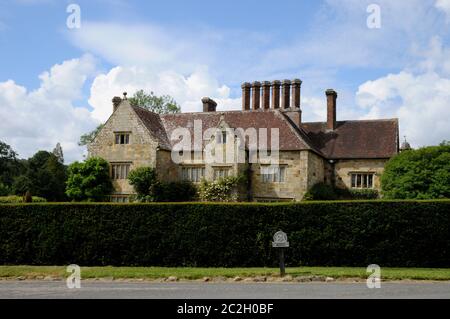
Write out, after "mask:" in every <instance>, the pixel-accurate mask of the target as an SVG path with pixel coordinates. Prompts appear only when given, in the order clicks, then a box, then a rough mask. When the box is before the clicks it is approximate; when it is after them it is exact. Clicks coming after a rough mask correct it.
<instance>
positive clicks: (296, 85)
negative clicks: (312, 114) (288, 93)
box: [291, 79, 302, 109]
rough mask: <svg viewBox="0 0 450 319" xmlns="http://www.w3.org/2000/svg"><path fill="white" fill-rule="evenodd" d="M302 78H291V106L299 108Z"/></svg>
mask: <svg viewBox="0 0 450 319" xmlns="http://www.w3.org/2000/svg"><path fill="white" fill-rule="evenodd" d="M301 85H302V80H300V79H295V80H292V104H291V106H292V107H295V108H298V109H299V108H300V90H301Z"/></svg>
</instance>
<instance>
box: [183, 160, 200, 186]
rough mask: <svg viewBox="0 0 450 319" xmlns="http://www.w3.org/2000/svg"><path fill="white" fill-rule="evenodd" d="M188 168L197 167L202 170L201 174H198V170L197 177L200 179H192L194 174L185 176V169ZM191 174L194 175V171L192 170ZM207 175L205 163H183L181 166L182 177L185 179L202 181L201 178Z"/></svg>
mask: <svg viewBox="0 0 450 319" xmlns="http://www.w3.org/2000/svg"><path fill="white" fill-rule="evenodd" d="M186 169H191V170H192V169H197V170H200V175H198V173H199V172H197V179H198V180H196V181H194V180H192V176H190V177H188V178H186V177H185V176H184V173H183V171H184V170H186ZM190 174H191V175H192V171H191V173H190ZM205 175H206V167H205V165H202V164H187V165H186V164H182V165H181V166H180V178H181V180H183V181H190V182H192V183H200V182H201V180H202V179H203V178H205Z"/></svg>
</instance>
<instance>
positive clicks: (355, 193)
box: [349, 189, 379, 200]
mask: <svg viewBox="0 0 450 319" xmlns="http://www.w3.org/2000/svg"><path fill="white" fill-rule="evenodd" d="M349 193H350V196H351V198H352V199H356V200H366V199H377V198H379V194H378V191H377V190H376V189H351V190H349Z"/></svg>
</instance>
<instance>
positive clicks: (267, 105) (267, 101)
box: [262, 81, 270, 110]
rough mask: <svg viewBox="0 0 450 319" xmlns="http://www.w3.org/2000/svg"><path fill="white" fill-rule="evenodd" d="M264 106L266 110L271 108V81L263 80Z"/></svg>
mask: <svg viewBox="0 0 450 319" xmlns="http://www.w3.org/2000/svg"><path fill="white" fill-rule="evenodd" d="M262 108H263V109H264V110H268V109H270V82H269V81H264V82H262Z"/></svg>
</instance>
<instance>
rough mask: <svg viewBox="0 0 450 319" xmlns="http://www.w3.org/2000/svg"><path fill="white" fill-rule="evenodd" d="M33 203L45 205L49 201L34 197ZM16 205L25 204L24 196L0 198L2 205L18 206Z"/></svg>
mask: <svg viewBox="0 0 450 319" xmlns="http://www.w3.org/2000/svg"><path fill="white" fill-rule="evenodd" d="M32 200H33V203H45V202H47V200H46V199H45V198H42V197H38V196H33V197H32ZM16 203H23V196H16V195H11V196H0V204H16Z"/></svg>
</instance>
